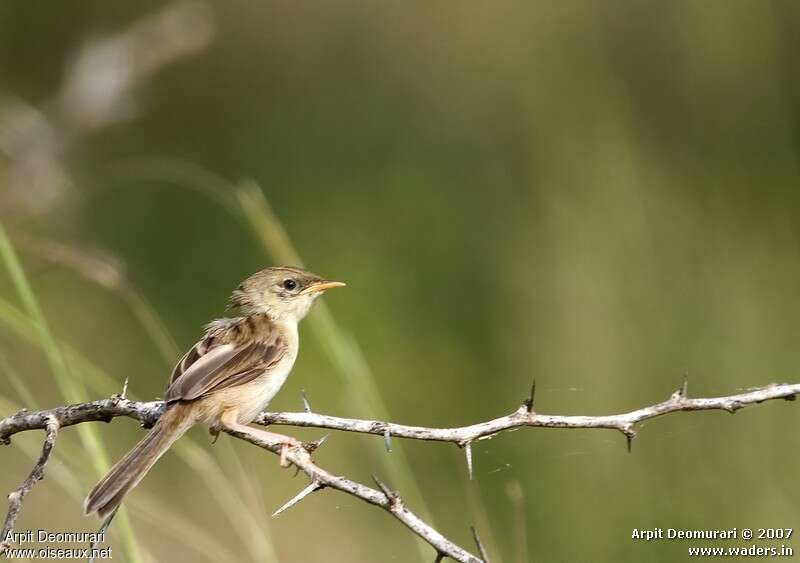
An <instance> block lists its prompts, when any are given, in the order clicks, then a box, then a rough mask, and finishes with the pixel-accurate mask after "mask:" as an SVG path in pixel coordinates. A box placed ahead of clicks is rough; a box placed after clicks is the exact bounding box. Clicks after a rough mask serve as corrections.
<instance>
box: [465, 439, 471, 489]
mask: <svg viewBox="0 0 800 563" xmlns="http://www.w3.org/2000/svg"><path fill="white" fill-rule="evenodd" d="M464 454H465V455H466V456H467V473H469V480H470V481H472V442H467V443H466V444H464Z"/></svg>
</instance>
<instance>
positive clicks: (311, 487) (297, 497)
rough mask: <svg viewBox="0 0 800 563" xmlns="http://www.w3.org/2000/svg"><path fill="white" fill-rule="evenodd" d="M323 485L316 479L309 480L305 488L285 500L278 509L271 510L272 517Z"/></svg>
mask: <svg viewBox="0 0 800 563" xmlns="http://www.w3.org/2000/svg"><path fill="white" fill-rule="evenodd" d="M323 486H324V485H320V484H319V482H317V481H311V483H309V484H308V486H307V487H306V488H305V489H303V490H302V491H300V492H299V493H297V494H296V495H295V496H294V497H292V498H291V499H289V501H288V502H286V504H284V505H283V506H281V507H280V508H279V509H278V510H276V511H275V512H273V513H272V517H273V518H275V517H276V516H278V515H280V514H281V513H282V512H284V511H285V510H287V509H289V508H291V507H293V506H294V505H295V504H297V503H298V502H300V501H301V500H303V499H304V498H306V497H307V496H308V495H310V494H311V493H313V492H315V491H318V490H320V489H321V488H323Z"/></svg>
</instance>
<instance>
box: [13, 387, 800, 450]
mask: <svg viewBox="0 0 800 563" xmlns="http://www.w3.org/2000/svg"><path fill="white" fill-rule="evenodd" d="M682 389H683V388H682ZM798 394H800V383H794V384H789V383H780V384H771V385H767V386H766V387H759V388H756V389H749V390H747V391H745V392H743V393H739V394H736V395H729V396H725V397H708V398H694V399H691V398H688V397H686V396H685V395H683V394H682V393H681V390H678V391H676V392H675V393H673V394H672V395H671V396H670V397H669V399H667V400H666V401H663V402H661V403H657V404H655V405H651V406H647V407H642V408H640V409H637V410H634V411H630V412H626V413H622V414H613V415H605V416H583V415H574V416H563V415H551V414H541V413H537V412H533V411H532V412H528V407H527V403H528V401H526V402H525V403H524V404H523V405H522V406H521V407H520V408H518V409H517V410H516V411H514V412H512V413H511V414H509V415H506V416H501V417H499V418H495V419H493V420H488V421H486V422H480V423H478V424H471V425H469V426H460V427H456V428H429V427H425V426H409V425H406V424H395V423H392V422H383V421H379V420H360V419H352V418H341V417H338V416H328V415H322V414H316V413H314V414H310V413H296V412H295V413H289V412H285V413H269V412H267V413H263V414H261V415H260V416H259V417H258V418H257V419H256V422H257V423H259V424H264V425H270V424H280V425H289V426H307V427H315V428H328V429H331V430H344V431H347V432H358V433H362V434H376V435H380V436H384V435H385V434H386V433H387V432H388V433H389V434H390V435H391V436H393V437H397V438H410V439H413V440H433V441H438V442H453V443H455V444H458V445H460V446H466V445H467V444H468V443H470V442H472V441H474V440H483V439H486V438H491V437H492V436H494V435H496V434H498V433H500V432H504V431H507V430H513V429H515V428H522V427H533V428H607V429H612V430H618V431H620V432H622V433H623V434H625V436H627V437H630V438H633V437H635V436H636V431H635V429H634V426H635V425H636V424H638V423H640V422H642V421H644V420H648V419H651V418H656V417H659V416H663V415H665V414H669V413H674V412H681V411H703V410H723V411H727V412H729V413H734V412H736V411H738V410H739V409H741V408H744V407H746V406H748V405H753V404H757V403H763V402H764V401H771V400H775V399H785V400H787V401H792V400H794V399H795V397H796V396H797V395H798ZM0 438H2V432H1V431H0Z"/></svg>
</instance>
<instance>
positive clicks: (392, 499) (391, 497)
mask: <svg viewBox="0 0 800 563" xmlns="http://www.w3.org/2000/svg"><path fill="white" fill-rule="evenodd" d="M372 480H373V481H375V484H376V485H378V488H379V489H380V490H381V492H382V493H383V494H384V495H386V499H387V500H388V501H389V506H393V505H394V504H395V503H396V502H397V500H398V496H397V491H393V490H392V489H390V488H389V486H388V485H387V484H386V483H384V482H383V481H381V480H380V479H379V478H378V476H377V475H375V474H373V475H372Z"/></svg>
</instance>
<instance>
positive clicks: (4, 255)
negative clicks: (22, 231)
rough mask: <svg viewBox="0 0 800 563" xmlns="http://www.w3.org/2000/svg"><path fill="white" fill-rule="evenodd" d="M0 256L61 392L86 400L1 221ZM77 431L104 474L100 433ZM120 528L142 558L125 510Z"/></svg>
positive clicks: (129, 548)
mask: <svg viewBox="0 0 800 563" xmlns="http://www.w3.org/2000/svg"><path fill="white" fill-rule="evenodd" d="M0 259H1V260H2V262H3V263H4V264H5V267H6V270H7V271H8V273H9V276H10V277H11V281H12V282H13V284H14V288H15V290H16V291H17V294H18V295H19V298H20V301H22V304H23V306H24V308H25V309H26V310H27V312H28V315H29V316H30V318H31V320H32V321H33V325H34V330H35V332H36V338H37V340H38V341H39V342H40V343H41V347H42V350H43V351H44V354H45V357H46V358H47V362H48V364H49V366H50V370H51V371H52V374H53V379H54V380H55V383H56V385H57V386H58V388H59V390H60V391H61V394H62V395H63V396H64V398H65V400H67V401H68V402H70V403H78V402H81V401H84V400H86V399H87V397H86V393H85V392H84V390H83V388H82V385H80V383H79V382H78V380H77V379H76V378H74V377H73V376H72V374H71V373H70V371H69V366H68V365H67V362H66V360H65V359H64V355H63V354H62V352H61V349H60V348H59V346H58V345H57V344H56V341H55V338H54V337H53V335H52V333H51V332H50V329H49V327H48V324H47V321H46V319H45V316H44V313H43V312H42V309H41V307H40V306H39V302H38V301H37V299H36V296H35V295H34V292H33V289H32V288H31V286H30V284H29V283H28V279H27V276H26V275H25V271H24V270H23V268H22V264H20V262H19V259H18V258H17V254H16V252H15V251H14V247H13V245H12V244H11V241H10V240H9V238H8V235H7V234H6V231H5V228H4V227H3V225H2V224H1V223H0ZM78 433H79V436H80V438H81V442H82V443H83V446H84V448H85V449H86V450H87V452H88V453H89V456H90V458H91V460H92V464H93V465H94V468H95V471H96V473H97V474H98V476H102V475H104V474H105V472H106V471H107V470H108V468H109V462H108V456H107V454H106V451H105V448H104V447H103V444H102V442H101V441H100V437H99V434H98V433H97V432H96V431H95V429H94V428H92V427H91V426H89V425H80V426H79V428H78ZM117 518H118V529H119V530H120V531H121V533H122V539H123V546H124V551H125V554H126V556H127V559H128V560H129V561H131V562H133V563H138V562H140V561H142V558H141V554H140V553H139V549H138V547H137V545H136V540H135V538H134V533H133V527H132V526H131V522H130V518H129V517H128V515H127V513H126V512H125V511H124V510H122V511H120V513H119V514H118V516H117Z"/></svg>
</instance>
